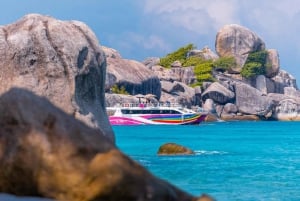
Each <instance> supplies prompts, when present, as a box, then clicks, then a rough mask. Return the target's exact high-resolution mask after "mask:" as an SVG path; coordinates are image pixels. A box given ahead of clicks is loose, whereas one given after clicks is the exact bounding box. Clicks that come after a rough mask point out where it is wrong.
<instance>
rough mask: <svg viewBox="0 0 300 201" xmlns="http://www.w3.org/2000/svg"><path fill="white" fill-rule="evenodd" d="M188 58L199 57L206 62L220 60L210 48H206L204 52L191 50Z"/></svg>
mask: <svg viewBox="0 0 300 201" xmlns="http://www.w3.org/2000/svg"><path fill="white" fill-rule="evenodd" d="M188 57H199V58H201V59H204V60H216V59H218V58H219V57H218V55H216V53H214V52H213V51H212V50H211V49H210V48H209V47H204V48H203V49H202V50H196V49H194V50H191V51H189V52H188Z"/></svg>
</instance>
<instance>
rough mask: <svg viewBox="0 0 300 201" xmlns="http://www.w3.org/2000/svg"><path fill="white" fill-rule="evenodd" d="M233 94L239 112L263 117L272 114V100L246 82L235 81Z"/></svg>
mask: <svg viewBox="0 0 300 201" xmlns="http://www.w3.org/2000/svg"><path fill="white" fill-rule="evenodd" d="M235 95H236V106H237V107H238V109H239V112H241V113H244V114H253V115H257V116H260V117H265V118H269V117H270V116H271V115H272V110H273V107H274V103H273V101H272V100H270V99H269V98H268V97H267V96H265V95H264V94H263V93H261V92H260V91H259V90H257V89H255V88H253V87H251V86H249V85H248V84H243V83H236V85H235Z"/></svg>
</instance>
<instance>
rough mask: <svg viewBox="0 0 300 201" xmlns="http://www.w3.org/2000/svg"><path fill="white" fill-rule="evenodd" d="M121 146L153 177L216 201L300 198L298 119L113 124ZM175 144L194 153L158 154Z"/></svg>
mask: <svg viewBox="0 0 300 201" xmlns="http://www.w3.org/2000/svg"><path fill="white" fill-rule="evenodd" d="M113 130H114V131H115V135H116V140H117V146H118V147H119V148H120V149H121V150H122V151H123V152H124V153H126V154H127V155H129V156H130V157H132V158H133V159H134V160H136V161H138V162H139V163H140V164H142V165H143V166H144V167H145V168H147V169H148V170H149V171H150V172H152V173H153V174H154V175H156V176H158V177H160V178H162V179H165V180H167V181H169V182H171V183H173V184H175V185H176V186H178V187H180V188H182V189H184V190H185V191H187V192H189V193H191V194H194V195H200V194H201V193H208V194H210V195H212V196H213V197H214V198H216V199H217V200H218V201H237V200H241V201H256V200H259V201H263V200H266V201H296V200H297V201H299V200H300V122H276V121H273V122H216V123H203V124H200V125H197V126H161V125H159V126H157V125H156V126H114V127H113ZM167 142H175V143H179V144H181V145H184V146H187V147H189V148H191V149H193V150H194V151H195V152H196V155H194V156H157V150H158V148H159V146H160V145H162V144H164V143H167Z"/></svg>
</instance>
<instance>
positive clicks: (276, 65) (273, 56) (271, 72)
mask: <svg viewBox="0 0 300 201" xmlns="http://www.w3.org/2000/svg"><path fill="white" fill-rule="evenodd" d="M267 52H268V54H267V61H266V76H267V77H269V78H271V77H274V76H276V75H277V74H278V72H279V69H280V62H279V54H278V51H277V50H275V49H269V50H267Z"/></svg>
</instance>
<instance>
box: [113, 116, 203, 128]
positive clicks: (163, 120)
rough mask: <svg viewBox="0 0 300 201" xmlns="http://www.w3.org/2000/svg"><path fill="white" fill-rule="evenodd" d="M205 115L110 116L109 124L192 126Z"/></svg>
mask: <svg viewBox="0 0 300 201" xmlns="http://www.w3.org/2000/svg"><path fill="white" fill-rule="evenodd" d="M205 117H206V114H198V113H196V114H187V115H141V116H131V117H125V116H110V117H109V121H110V124H111V125H113V126H115V125H151V124H153V125H192V124H199V123H200V122H202V121H203V120H204V119H205Z"/></svg>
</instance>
